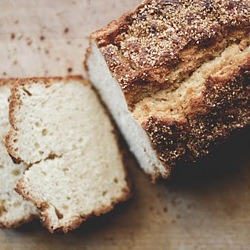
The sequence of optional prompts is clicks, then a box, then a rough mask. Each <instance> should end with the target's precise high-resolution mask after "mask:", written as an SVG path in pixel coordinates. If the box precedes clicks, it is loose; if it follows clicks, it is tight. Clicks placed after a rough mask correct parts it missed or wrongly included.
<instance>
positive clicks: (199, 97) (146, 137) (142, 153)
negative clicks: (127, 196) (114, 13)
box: [85, 0, 250, 178]
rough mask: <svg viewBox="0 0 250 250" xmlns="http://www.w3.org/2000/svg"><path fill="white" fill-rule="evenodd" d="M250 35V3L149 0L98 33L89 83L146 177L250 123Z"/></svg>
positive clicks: (204, 151)
mask: <svg viewBox="0 0 250 250" xmlns="http://www.w3.org/2000/svg"><path fill="white" fill-rule="evenodd" d="M249 32H250V1H249V0H242V1H239V0H222V1H221V0H194V1H183V0H178V1H174V0H172V1H160V0H150V1H144V2H143V3H142V4H141V5H140V6H139V7H138V8H137V9H136V10H135V11H133V12H130V13H127V14H125V15H124V16H122V17H121V18H120V19H119V20H117V21H114V22H112V23H110V24H109V25H108V26H107V27H105V28H103V29H101V30H99V31H97V32H95V33H93V34H92V35H91V38H90V47H89V49H88V51H87V60H86V61H85V66H86V68H87V70H88V75H89V78H90V80H91V81H92V83H93V84H94V86H95V87H96V89H97V90H98V92H99V93H100V95H101V98H102V99H103V100H104V102H105V103H106V105H107V106H108V107H109V109H110V110H111V113H112V115H113V117H114V118H115V120H116V122H117V124H118V125H119V127H120V129H121V131H122V133H123V134H124V136H125V138H126V140H127V142H128V144H129V146H130V149H131V151H132V152H133V153H134V154H135V155H136V157H137V159H138V161H139V163H140V165H141V167H142V168H143V169H144V170H145V172H147V173H148V174H150V175H152V176H153V177H154V178H156V177H158V176H162V177H163V178H166V177H168V176H169V174H170V172H171V169H172V168H173V167H174V166H176V164H177V163H180V162H195V161H197V159H199V158H201V157H203V156H205V155H207V154H208V153H209V152H211V151H212V150H214V149H215V148H216V147H215V146H217V145H220V144H221V143H222V142H224V141H225V139H226V138H228V137H229V136H231V135H232V134H233V133H236V131H239V130H241V129H243V128H246V127H248V126H249V124H250V103H249V102H250V86H249V77H250V46H249V44H250V34H249ZM97 72H98V73H97Z"/></svg>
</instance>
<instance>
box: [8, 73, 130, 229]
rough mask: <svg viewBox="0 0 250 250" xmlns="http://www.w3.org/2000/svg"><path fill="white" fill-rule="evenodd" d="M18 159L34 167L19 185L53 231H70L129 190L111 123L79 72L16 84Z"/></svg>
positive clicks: (13, 107) (13, 113)
mask: <svg viewBox="0 0 250 250" xmlns="http://www.w3.org/2000/svg"><path fill="white" fill-rule="evenodd" d="M10 122H11V125H12V129H11V130H10V132H9V134H8V136H7V138H6V145H7V147H8V150H9V153H10V154H11V155H12V157H14V158H16V159H17V160H19V161H24V162H26V163H27V164H29V165H30V168H29V170H27V171H26V172H25V174H24V178H23V179H22V180H21V181H20V182H19V183H18V185H17V189H18V192H20V193H21V194H22V195H23V196H24V197H25V198H26V199H29V200H31V201H33V202H34V203H35V204H36V206H37V207H38V208H39V209H40V210H41V218H42V221H43V223H44V225H45V226H46V227H47V228H48V230H49V231H50V232H54V231H63V232H65V233H66V232H68V231H69V230H72V229H74V228H76V227H78V226H79V225H80V224H81V222H83V221H84V220H86V219H87V218H88V217H90V216H92V215H100V214H103V213H106V212H108V211H109V210H111V209H112V208H113V207H114V205H115V204H116V203H118V202H121V201H125V200H126V199H128V197H129V195H130V189H129V186H128V183H127V180H126V172H125V169H124V165H123V159H122V155H121V152H120V151H119V148H118V145H117V138H116V135H115V132H114V128H113V126H112V123H111V121H110V119H109V117H108V115H107V113H106V111H105V110H104V108H103V107H102V105H101V103H100V101H99V100H98V98H97V96H96V94H95V93H94V91H93V90H92V88H91V85H90V84H89V83H87V82H86V81H84V80H83V79H82V78H81V77H68V78H36V79H22V80H20V81H19V82H18V83H17V84H16V85H15V87H14V88H13V89H12V95H11V100H10Z"/></svg>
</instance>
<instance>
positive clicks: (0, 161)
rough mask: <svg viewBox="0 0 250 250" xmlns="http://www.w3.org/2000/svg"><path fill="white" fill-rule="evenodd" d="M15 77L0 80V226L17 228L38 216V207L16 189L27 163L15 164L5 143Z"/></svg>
mask: <svg viewBox="0 0 250 250" xmlns="http://www.w3.org/2000/svg"><path fill="white" fill-rule="evenodd" d="M13 82H14V79H11V80H0V104H1V105H0V227H1V228H15V227H18V226H19V225H21V224H23V223H25V222H28V221H30V220H32V219H33V218H35V217H37V216H38V211H37V209H36V207H35V206H34V205H33V204H32V203H31V202H28V201H25V200H24V199H23V197H22V196H20V195H19V194H17V193H16V192H15V191H14V188H15V187H16V184H17V182H18V180H19V179H21V178H22V175H23V172H24V171H25V169H26V165H25V164H18V165H17V164H14V163H13V161H12V159H11V158H10V156H9V154H8V152H7V150H6V148H5V145H4V136H5V134H6V133H7V132H8V130H9V128H10V125H9V119H8V118H9V102H8V98H9V96H10V88H11V85H12V84H13Z"/></svg>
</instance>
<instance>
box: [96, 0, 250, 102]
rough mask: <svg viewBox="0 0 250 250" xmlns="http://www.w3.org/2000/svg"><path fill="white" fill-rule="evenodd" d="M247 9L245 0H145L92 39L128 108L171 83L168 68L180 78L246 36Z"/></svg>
mask: <svg viewBox="0 0 250 250" xmlns="http://www.w3.org/2000/svg"><path fill="white" fill-rule="evenodd" d="M249 13H250V2H249V1H248V0H243V1H240V0H224V1H221V0H195V1H191V0H189V1H184V0H167V1H165V0H164V1H162V0H151V1H145V2H144V3H143V4H142V5H140V6H139V7H138V8H137V9H136V10H135V11H133V12H130V13H127V14H126V15H124V16H123V17H122V18H121V19H119V20H118V21H114V22H112V23H111V24H110V25H109V26H108V27H106V28H104V29H102V30H100V31H98V32H96V33H94V34H93V35H92V40H94V41H95V42H96V43H97V45H98V47H99V48H100V50H101V52H102V54H103V55H104V57H105V60H106V62H107V65H108V66H109V69H110V71H111V73H112V74H113V75H114V77H115V78H116V79H117V81H118V82H119V84H120V85H121V88H122V89H123V92H124V94H125V96H126V99H127V101H128V103H129V105H130V106H133V104H134V103H135V102H137V101H138V100H140V99H141V98H142V97H144V96H145V95H150V94H153V93H155V92H156V91H158V90H160V89H162V88H166V87H168V86H169V85H171V84H173V82H174V81H175V78H174V77H173V76H172V75H171V72H172V71H173V69H174V70H176V69H178V68H180V69H181V71H180V74H181V76H182V78H185V77H187V76H188V74H190V73H192V72H193V71H194V70H195V69H196V68H197V67H199V66H200V65H201V64H202V63H204V62H205V61H208V60H210V59H212V58H213V57H215V56H217V55H218V54H220V53H221V52H222V51H223V50H224V49H225V48H226V47H227V46H229V45H230V44H232V43H234V42H237V40H241V39H243V38H244V37H245V36H247V34H249V29H250V14H249ZM204 48H205V50H204ZM194 56H196V57H197V58H195V60H194V58H193V57H194ZM187 64H188V67H183V68H182V66H183V65H187ZM180 80H182V79H180Z"/></svg>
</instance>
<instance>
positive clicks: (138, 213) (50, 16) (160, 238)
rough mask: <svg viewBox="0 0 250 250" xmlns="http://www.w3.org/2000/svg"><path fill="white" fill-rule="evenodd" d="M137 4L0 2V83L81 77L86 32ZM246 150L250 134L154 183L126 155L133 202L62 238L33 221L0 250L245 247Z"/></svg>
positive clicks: (249, 214) (249, 192) (6, 238)
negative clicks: (29, 78)
mask: <svg viewBox="0 0 250 250" xmlns="http://www.w3.org/2000/svg"><path fill="white" fill-rule="evenodd" d="M139 2H140V1H139V0H127V1H117V0H95V1H92V0H82V1H80V0H75V1H70V0H60V1H59V0H55V1H51V0H38V1H31V0H26V1H25V0H9V1H7V0H2V1H0V11H1V14H0V55H1V63H0V75H1V77H4V78H6V77H22V76H43V75H53V76H54V75H67V74H69V73H71V74H84V72H83V68H82V61H83V58H84V50H85V48H86V46H87V37H88V35H89V33H90V32H91V31H94V30H95V29H97V28H99V27H102V26H104V25H105V24H106V23H108V22H109V21H111V20H112V19H114V18H117V17H119V16H120V15H121V14H122V13H123V12H124V11H127V10H129V9H131V8H133V7H135V6H136V5H137V4H138V3H139ZM249 146H250V137H249V131H248V132H245V133H244V134H243V135H242V136H241V137H238V138H237V139H235V140H233V141H232V142H231V143H230V144H228V145H227V147H226V148H224V149H222V150H220V152H217V153H216V154H215V155H214V156H213V157H211V158H209V159H206V160H205V161H202V162H201V163H200V164H198V165H196V166H193V167H190V168H187V167H186V168H185V169H184V170H183V171H179V173H178V174H176V176H177V177H176V178H174V179H173V180H172V181H168V182H165V183H164V182H160V183H157V184H156V185H153V184H151V183H150V180H149V178H148V177H147V176H146V175H144V174H143V173H142V171H141V170H140V169H139V168H138V166H137V164H136V162H135V161H134V160H133V158H132V157H128V159H127V160H128V165H129V170H130V173H131V175H132V179H133V181H134V185H135V195H134V198H133V199H132V200H131V201H129V202H128V203H126V204H123V205H121V206H118V207H117V208H116V210H115V211H113V212H111V213H109V214H108V215H105V216H103V217H100V218H97V219H92V220H90V221H88V222H87V223H85V224H84V225H83V226H82V227H80V228H79V229H78V230H76V231H74V232H72V233H70V234H68V235H60V234H55V235H50V234H49V233H48V232H47V231H46V230H45V229H43V228H42V227H41V225H40V224H39V222H34V223H31V224H29V225H26V226H24V227H22V228H20V229H18V230H1V231H0V250H12V249H14V250H24V249H25V250H29V249H30V250H31V249H32V250H33V249H36V250H45V249H60V250H63V249H145V250H146V249H250V157H249V148H250V147H249ZM201 169H202V170H201Z"/></svg>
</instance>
